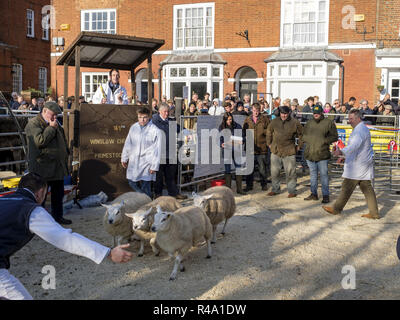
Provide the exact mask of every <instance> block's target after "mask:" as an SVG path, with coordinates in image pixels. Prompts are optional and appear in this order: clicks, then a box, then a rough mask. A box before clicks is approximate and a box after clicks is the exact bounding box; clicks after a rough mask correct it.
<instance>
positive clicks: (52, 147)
mask: <svg viewBox="0 0 400 320" xmlns="http://www.w3.org/2000/svg"><path fill="white" fill-rule="evenodd" d="M60 113H61V109H60V107H59V106H58V105H57V103H56V102H54V101H48V102H46V103H45V104H44V106H43V110H42V111H41V113H39V114H38V115H37V116H36V117H34V118H32V119H30V120H29V121H28V124H27V125H26V126H25V132H26V139H27V144H28V169H29V172H33V173H36V174H38V175H40V176H42V177H43V178H44V179H45V180H46V182H47V185H48V186H49V187H50V188H51V215H52V216H53V218H54V220H56V221H57V222H58V223H60V224H71V220H67V219H64V218H63V197H64V177H65V176H68V175H69V170H68V155H69V149H68V143H67V139H66V138H65V133H64V130H63V128H62V126H61V125H60V123H59V122H58V121H57V114H60ZM46 197H47V194H46ZM44 203H46V198H45V199H44V201H43V205H44Z"/></svg>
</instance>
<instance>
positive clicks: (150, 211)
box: [126, 196, 182, 257]
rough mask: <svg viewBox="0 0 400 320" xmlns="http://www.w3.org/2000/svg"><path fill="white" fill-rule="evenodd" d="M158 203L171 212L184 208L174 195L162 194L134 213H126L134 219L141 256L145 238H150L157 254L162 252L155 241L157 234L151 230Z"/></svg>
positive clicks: (134, 228)
mask: <svg viewBox="0 0 400 320" xmlns="http://www.w3.org/2000/svg"><path fill="white" fill-rule="evenodd" d="M157 205H160V207H161V209H162V210H164V211H171V212H173V211H175V210H177V209H179V208H182V205H181V204H180V203H179V202H178V201H177V200H176V199H175V198H174V197H170V196H162V197H158V198H157V199H155V200H153V201H152V202H150V203H147V204H145V205H144V206H142V207H141V208H140V209H139V210H137V211H136V212H134V213H126V216H127V217H129V218H131V219H132V226H133V231H134V233H135V234H136V235H137V236H138V237H139V239H140V249H139V253H138V256H139V257H141V256H143V252H144V242H145V240H150V245H151V248H152V249H153V252H154V253H155V255H156V256H158V255H159V253H160V250H159V249H158V248H157V246H156V243H155V237H156V234H155V233H154V232H151V230H150V228H151V225H152V224H153V222H154V215H155V214H156V211H157V209H156V207H157Z"/></svg>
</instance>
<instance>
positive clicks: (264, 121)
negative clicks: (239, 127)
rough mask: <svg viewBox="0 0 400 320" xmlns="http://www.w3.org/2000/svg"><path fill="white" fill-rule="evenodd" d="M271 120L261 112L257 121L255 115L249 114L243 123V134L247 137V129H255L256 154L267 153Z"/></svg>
mask: <svg viewBox="0 0 400 320" xmlns="http://www.w3.org/2000/svg"><path fill="white" fill-rule="evenodd" d="M270 122H271V120H269V118H268V117H267V116H265V115H262V114H260V115H259V116H258V119H257V123H254V121H253V116H248V117H247V118H246V120H245V121H244V123H243V131H244V132H243V135H244V137H246V129H253V130H254V154H267V152H268V146H267V128H268V125H269V124H270Z"/></svg>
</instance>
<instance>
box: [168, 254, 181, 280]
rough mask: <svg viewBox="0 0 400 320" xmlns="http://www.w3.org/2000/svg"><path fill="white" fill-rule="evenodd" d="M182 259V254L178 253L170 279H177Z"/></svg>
mask: <svg viewBox="0 0 400 320" xmlns="http://www.w3.org/2000/svg"><path fill="white" fill-rule="evenodd" d="M181 261H182V256H181V255H180V254H178V255H177V256H176V258H175V263H174V269H173V270H172V273H171V275H170V276H169V280H175V279H176V274H177V272H178V267H179V266H180V264H181Z"/></svg>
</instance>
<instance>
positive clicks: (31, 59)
mask: <svg viewBox="0 0 400 320" xmlns="http://www.w3.org/2000/svg"><path fill="white" fill-rule="evenodd" d="M47 4H49V1H48V0H30V1H28V0H2V1H0V12H2V13H3V14H2V23H1V24H0V90H2V91H3V92H6V93H11V92H12V91H16V92H20V91H21V90H26V89H28V88H29V87H30V88H33V89H36V90H41V91H47V88H48V87H49V86H50V84H51V80H50V31H49V29H46V28H45V29H43V28H42V18H43V17H42V8H43V7H44V6H46V5H47Z"/></svg>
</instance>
